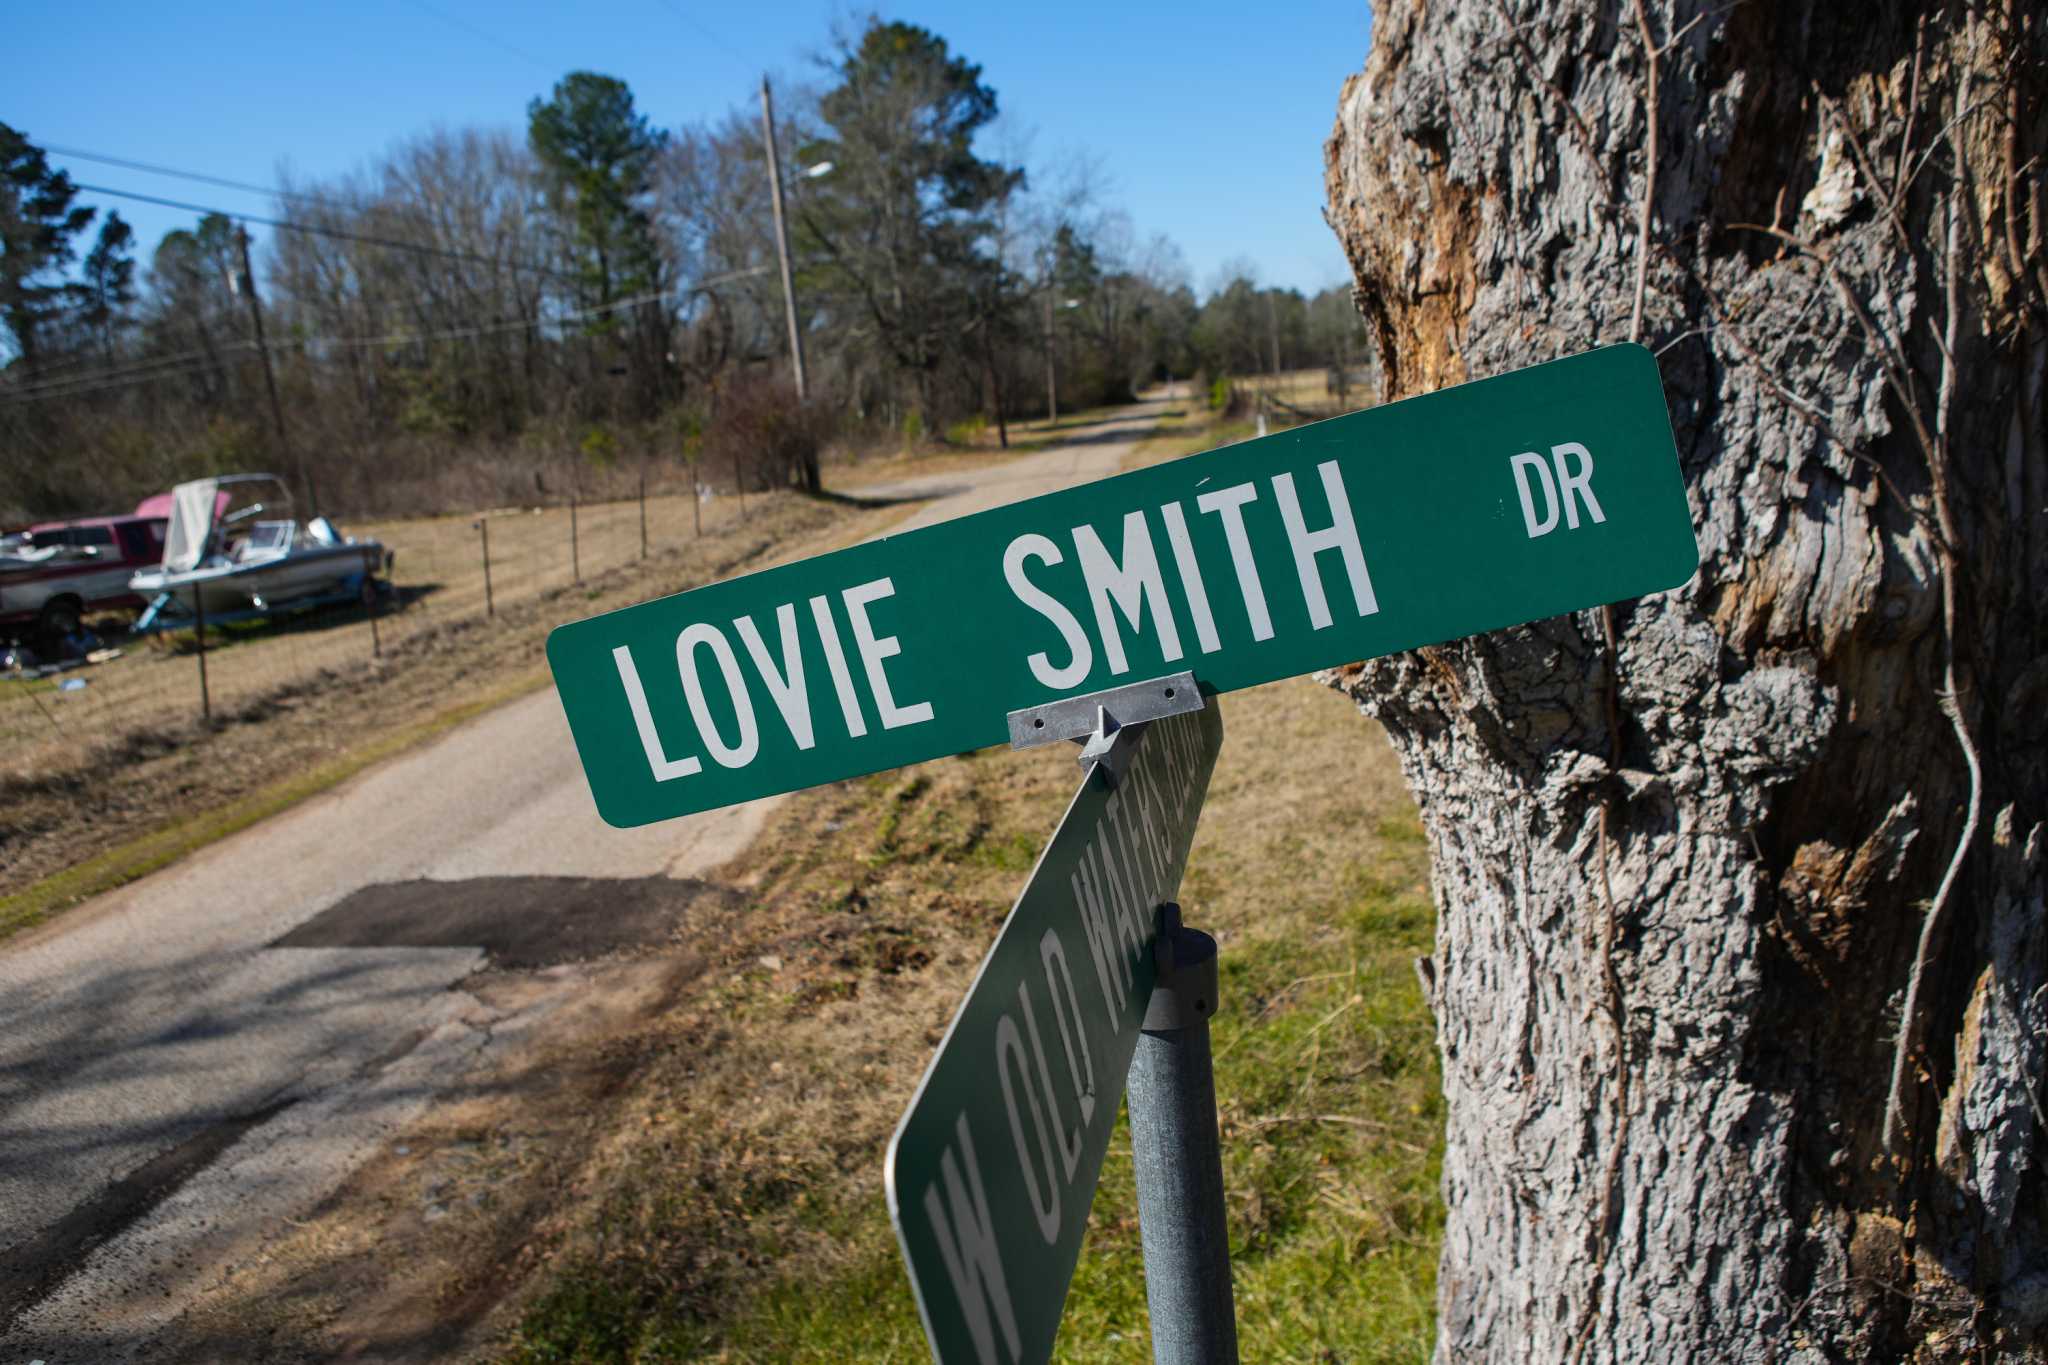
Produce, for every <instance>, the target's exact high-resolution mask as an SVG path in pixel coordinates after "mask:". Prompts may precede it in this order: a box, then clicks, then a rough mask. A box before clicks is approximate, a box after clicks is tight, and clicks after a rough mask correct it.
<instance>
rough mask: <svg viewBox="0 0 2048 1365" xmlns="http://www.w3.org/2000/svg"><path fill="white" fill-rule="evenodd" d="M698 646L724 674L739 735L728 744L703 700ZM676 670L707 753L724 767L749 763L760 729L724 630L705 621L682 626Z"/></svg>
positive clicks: (702, 682) (759, 736) (757, 746)
mask: <svg viewBox="0 0 2048 1365" xmlns="http://www.w3.org/2000/svg"><path fill="white" fill-rule="evenodd" d="M700 648H703V649H709V650H710V651H711V657H712V658H714V659H716V660H717V661H718V671H719V672H720V673H722V674H723V675H724V676H725V690H726V693H727V695H729V696H730V697H731V698H732V706H733V715H734V719H735V720H737V721H738V722H739V731H740V737H739V738H738V739H737V740H736V741H734V742H733V743H731V744H727V743H726V742H725V740H724V737H723V736H721V735H720V734H719V733H718V726H717V724H716V722H714V721H713V720H712V717H711V708H710V706H709V705H707V704H706V702H705V700H704V680H703V679H702V678H700V677H698V676H697V651H698V650H699V649H700ZM676 669H677V671H678V672H680V673H681V674H682V676H683V699H684V700H685V701H687V702H689V704H690V719H691V720H694V721H695V722H697V736H698V738H700V739H702V740H703V741H704V747H705V748H707V749H709V750H710V751H711V756H712V757H713V758H715V759H717V760H718V762H719V763H720V764H721V765H722V766H724V767H727V768H744V767H746V766H747V765H748V764H749V763H752V762H753V761H754V755H755V754H757V753H759V752H760V751H761V731H760V729H759V727H757V726H756V725H755V724H754V700H753V698H752V697H750V696H748V695H747V680H746V679H745V678H743V677H741V676H740V661H739V660H738V659H735V658H734V657H733V655H732V646H731V645H729V644H727V643H726V639H725V633H724V632H723V631H721V630H719V628H718V627H717V626H714V625H711V624H710V623H708V622H705V621H699V622H697V623H696V624H695V625H691V626H686V627H684V628H683V633H682V634H680V635H678V636H676Z"/></svg>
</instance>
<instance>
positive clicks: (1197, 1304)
mask: <svg viewBox="0 0 2048 1365" xmlns="http://www.w3.org/2000/svg"><path fill="white" fill-rule="evenodd" d="M1153 954H1154V957H1155V958H1156V960H1157V962H1158V967H1159V980H1158V984H1157V985H1155V986H1154V987H1153V988H1152V1003H1151V1005H1150V1006H1149V1007H1148V1008H1147V1009H1146V1011H1145V1025H1144V1029H1143V1032H1142V1033H1141V1034H1140V1036H1139V1038H1138V1050H1137V1052H1136V1053H1135V1054H1133V1055H1132V1057H1131V1074H1130V1079H1129V1081H1128V1082H1127V1088H1126V1091H1125V1095H1126V1102H1127V1103H1128V1104H1129V1106H1130V1111H1131V1165H1132V1167H1133V1169H1134V1171H1135V1172H1136V1175H1137V1179H1138V1233H1139V1236H1140V1238H1141V1239H1142V1240H1143V1242H1144V1248H1145V1300H1146V1306H1147V1308H1148V1309H1149V1310H1150V1313H1151V1318H1152V1359H1153V1360H1154V1361H1155V1362H1157V1365H1237V1307H1236V1303H1235V1301H1234V1300H1233V1298H1232V1295H1231V1286H1230V1235H1229V1232H1228V1230H1227V1229H1226V1228H1225V1226H1224V1219H1223V1147H1222V1141H1221V1138H1220V1137H1219V1135H1218V1133H1217V1128H1216V1074H1215V1071H1214V1069H1213V1067H1212V1066H1211V1065H1210V1057H1209V1017H1210V1016H1211V1015H1212V1014H1214V1013H1215V1012H1216V984H1217V982H1216V940H1215V939H1213V938H1211V937H1209V936H1208V935H1207V934H1204V933H1202V932H1200V931H1198V930H1195V929H1189V928H1186V927H1185V926H1183V925H1182V924H1181V922H1180V907H1179V906H1178V905H1173V904H1168V905H1166V906H1164V907H1162V909H1161V911H1160V925H1159V937H1158V939H1157V940H1156V947H1155V948H1154V949H1153Z"/></svg>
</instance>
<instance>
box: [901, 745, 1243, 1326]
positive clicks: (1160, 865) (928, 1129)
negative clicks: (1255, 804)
mask: <svg viewBox="0 0 2048 1365" xmlns="http://www.w3.org/2000/svg"><path fill="white" fill-rule="evenodd" d="M1125 733H1126V735H1127V736H1131V735H1133V734H1135V741H1136V743H1135V750H1134V752H1133V753H1132V754H1131V756H1130V759H1129V766H1128V767H1126V768H1125V769H1124V771H1123V775H1122V776H1121V777H1115V776H1114V774H1113V773H1112V772H1111V771H1110V769H1111V768H1112V767H1113V766H1114V765H1113V764H1111V763H1101V762H1098V763H1095V764H1092V765H1090V767H1089V769H1088V773H1087V776H1086V778H1085V779H1084V781H1083V782H1082V784H1081V790H1080V791H1079V792H1078V793H1077V794H1076V795H1075V797H1074V801H1073V804H1072V805H1071V806H1069V807H1068V809H1067V814H1066V817H1065V818H1064V819H1062V820H1061V821H1060V825H1059V828H1058V829H1057V830H1056V831H1054V833H1053V836H1052V840H1051V842H1050V843H1048V844H1047V845H1046V847H1045V852H1044V853H1042V854H1041V855H1039V859H1038V865H1037V866H1036V867H1035V868H1033V869H1032V873H1031V880H1030V881H1029V882H1027V883H1026V884H1025V886H1024V891H1023V893H1022V894H1021V895H1019V896H1018V897H1017V905H1016V908H1015V909H1013V910H1012V911H1011V912H1010V917H1009V919H1007V920H1005V921H1004V923H1003V929H1002V933H1001V934H1000V935H999V936H998V937H997V938H996V942H995V946H994V947H992V948H990V949H989V952H988V956H987V958H986V959H984V960H983V962H982V967H981V972H980V974H979V975H977V976H976V977H975V979H974V984H973V986H971V987H969V988H968V992H967V1000H966V1002H965V1003H964V1004H962V1005H961V1006H960V1012H959V1013H958V1014H956V1015H955V1016H954V1017H953V1024H952V1027H951V1028H949V1029H947V1031H946V1036H945V1039H944V1040H943V1041H942V1042H941V1043H940V1044H939V1050H938V1055H937V1056H935V1057H933V1058H932V1064H931V1067H930V1068H929V1069H928V1070H927V1071H926V1072H925V1076H924V1082H923V1083H922V1084H921V1085H919V1086H918V1089H917V1095H916V1097H915V1098H914V1099H912V1100H911V1102H910V1108H909V1110H908V1111H907V1112H905V1114H904V1115H903V1121H902V1122H901V1123H900V1124H898V1125H897V1128H896V1135H895V1137H894V1138H893V1139H892V1140H891V1141H890V1143H889V1154H888V1157H887V1159H886V1161H885V1162H884V1165H883V1171H884V1173H885V1178H886V1179H887V1181H888V1189H889V1217H890V1218H891V1220H893V1221H894V1222H895V1224H896V1235H897V1238H898V1240H899V1241H900V1242H901V1243H902V1246H903V1259H904V1263H905V1264H906V1265H907V1266H908V1267H909V1270H910V1282H911V1286H912V1288H913V1289H914V1290H915V1291H916V1294H917V1308H918V1312H919V1314H920V1315H921V1316H922V1317H923V1318H924V1325H925V1335H926V1336H927V1337H928V1338H929V1339H930V1341H931V1345H932V1354H933V1356H934V1357H935V1358H937V1359H938V1360H940V1361H943V1362H947V1365H952V1362H975V1365H999V1362H1011V1361H1029V1360H1046V1359H1049V1358H1050V1357H1051V1355H1052V1345H1053V1338H1054V1337H1055V1336H1057V1335H1058V1333H1059V1325H1060V1310H1061V1307H1062V1306H1063V1305H1064V1304H1065V1302H1066V1297H1067V1286H1068V1283H1069V1282H1070V1281H1071V1280H1072V1279H1073V1276H1074V1263H1075V1261H1076V1260H1077V1259H1078V1258H1079V1257H1080V1254H1081V1237H1082V1234H1083V1233H1084V1232H1085V1231H1086V1230H1087V1226H1088V1208H1089V1204H1090V1202H1091V1201H1092V1200H1093V1198H1094V1195H1095V1182H1096V1179H1097V1177H1098V1176H1099V1175H1100V1174H1101V1171H1102V1156H1103V1153H1104V1152H1105V1151H1106V1150H1107V1149H1108V1147H1109V1135H1110V1131H1111V1130H1112V1129H1113V1128H1115V1127H1116V1115H1117V1109H1118V1106H1119V1102H1120V1101H1121V1100H1122V1098H1123V1093H1124V1082H1125V1078H1126V1077H1127V1076H1128V1074H1129V1072H1130V1069H1131V1055H1132V1053H1133V1051H1135V1049H1136V1047H1137V1043H1138V1027H1139V1024H1140V1023H1141V1021H1143V1019H1144V1018H1145V1007H1146V1004H1147V1003H1148V1002H1149V1001H1150V1000H1151V998H1152V987H1153V983H1154V980H1155V978H1156V975H1157V968H1156V964H1155V962H1154V959H1153V938H1154V932H1155V930H1156V928H1157V924H1156V919H1155V916H1156V913H1157V908H1158V907H1159V905H1161V904H1162V903H1163V902H1166V901H1170V900H1173V899H1174V898H1175V894H1176V892H1177V891H1178V889H1179V887H1180V878H1181V872H1182V870H1183V869H1184V868H1185V867H1186V866H1187V857H1188V847H1189V845H1190V844H1192V843H1193V842H1194V836H1195V819H1196V817H1197V816H1198V815H1199V814H1200V813H1201V809H1202V798H1203V796H1204V795H1205V794H1206V793H1207V791H1208V787H1209V774H1210V773H1211V772H1212V771H1213V770H1214V768H1215V766H1216V754H1217V751H1218V749H1219V748H1220V747H1221V746H1222V743H1223V718H1222V716H1221V715H1220V714H1219V713H1218V711H1217V708H1216V707H1215V706H1214V705H1213V704H1212V705H1209V706H1206V707H1204V708H1202V709H1201V710H1199V711H1194V712H1189V713H1185V714H1181V715H1175V716H1169V717H1167V718H1166V719H1164V720H1155V721H1151V722H1148V723H1145V724H1144V725H1142V726H1135V727H1132V730H1131V731H1126V732H1125Z"/></svg>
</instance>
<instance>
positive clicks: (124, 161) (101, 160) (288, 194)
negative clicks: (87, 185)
mask: <svg viewBox="0 0 2048 1365" xmlns="http://www.w3.org/2000/svg"><path fill="white" fill-rule="evenodd" d="M43 150H44V151H45V152H48V153H50V154H51V155H52V156H62V157H69V158H70V159H71V160H73V161H92V162H97V163H98V164H99V165H102V166H118V167H120V168H121V169H122V170H124V171H142V172H145V173H146V174H149V175H167V176H170V177H171V178H172V179H174V180H192V181H196V182H198V183H199V184H202V185H218V186H220V187H221V188H222V189H229V190H244V191H247V192H248V193H250V194H261V195H264V196H267V197H269V198H272V199H284V200H299V201H302V202H304V203H308V204H314V205H317V206H319V207H321V208H329V209H340V210H342V211H344V212H348V213H363V212H366V211H367V210H368V208H369V207H371V206H368V205H364V204H359V203H349V202H347V201H346V200H341V199H335V198H331V197H330V196H327V195H324V194H308V193H306V192H305V191H303V190H284V189H279V188H277V187H276V186H275V185H257V184H253V183H251V182H250V181H247V180H230V179H228V178H227V177H226V176H221V175H208V174H206V173H205V172H204V171H181V170H179V169H177V168H176V167H175V166H159V165H157V164H156V163H154V162H150V161H134V160H130V159H129V158H128V157H125V156H108V155H107V154H106V153H104V152H87V151H82V150H80V149H79V148H77V147H58V146H54V145H45V146H44V147H43ZM375 207H378V208H386V209H388V208H391V207H393V206H391V205H376V206H375ZM398 208H399V211H400V212H403V213H417V212H419V210H417V209H413V208H410V207H406V206H398Z"/></svg>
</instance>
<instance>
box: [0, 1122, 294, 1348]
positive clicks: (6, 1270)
mask: <svg viewBox="0 0 2048 1365" xmlns="http://www.w3.org/2000/svg"><path fill="white" fill-rule="evenodd" d="M291 1103H292V1102H291V1101H290V1100H279V1101H278V1102H276V1103H274V1104H268V1105H265V1106H264V1107H263V1108H261V1109H258V1110H256V1111H255V1112H254V1113H251V1114H240V1115H237V1116H236V1117H234V1118H229V1119H223V1120H221V1121H219V1122H218V1123H214V1124H212V1125H210V1126H208V1127H206V1128H203V1129H201V1130H200V1131H199V1132H197V1133H195V1134H193V1135H192V1136H191V1137H189V1138H186V1139H185V1140H184V1141H183V1142H181V1143H179V1144H178V1145H177V1146H175V1147H173V1148H171V1149H170V1150H169V1151H167V1152H163V1153H161V1154H159V1155H157V1156H154V1157H151V1158H150V1159H149V1160H148V1161H146V1162H144V1163H143V1164H142V1165H141V1166H139V1167H137V1168H136V1169H135V1170H133V1171H131V1172H129V1173H128V1174H127V1175H125V1176H123V1177H122V1178H121V1179H119V1180H116V1181H115V1182H114V1183H113V1184H111V1185H109V1186H107V1188H105V1189H104V1190H101V1191H100V1192H99V1193H98V1194H96V1195H94V1196H93V1197H92V1198H90V1199H88V1200H86V1201H85V1202H84V1203H83V1204H80V1205H79V1206H78V1207H77V1208H75V1209H73V1210H71V1212H69V1213H67V1214H65V1215H64V1216H63V1217H62V1218H59V1219H58V1220H57V1221H56V1222H54V1223H52V1224H50V1226H48V1227H46V1228H44V1229H43V1230H42V1231H41V1232H39V1233H37V1234H36V1235H35V1236H33V1237H31V1238H29V1239H28V1240H27V1241H25V1242H20V1243H17V1244H16V1245H14V1246H12V1247H8V1248H6V1249H5V1250H0V1337H4V1336H5V1335H7V1332H8V1330H9V1329H10V1328H11V1327H13V1325H14V1322H15V1319H17V1318H19V1317H20V1316H21V1315H22V1313H24V1312H26V1311H27V1310H28V1309H30V1308H33V1307H34V1306H35V1305H36V1304H38V1303H40V1302H41V1301H42V1300H43V1299H45V1298H47V1297H48V1296H49V1295H50V1294H51V1293H52V1292H54V1291H55V1290H56V1288H57V1287H58V1286H59V1285H61V1284H63V1283H64V1281H66V1280H68V1279H70V1278H71V1276H72V1275H73V1274H74V1273H75V1272H76V1271H77V1270H78V1268H79V1267H80V1266H82V1265H84V1264H85V1260H86V1258H87V1257H88V1256H90V1255H91V1254H92V1253H93V1250H94V1248H96V1247H98V1246H100V1245H101V1244H102V1243H104V1242H106V1241H107V1240H108V1239H110V1238H112V1237H114V1236H115V1235H116V1234H118V1233H120V1232H121V1231H123V1230H124V1229H126V1228H127V1227H128V1226H129V1225H130V1224H131V1223H133V1222H135V1220H136V1219H138V1218H141V1217H142V1216H143V1215H144V1214H146V1213H148V1212H149V1211H150V1210H151V1209H153V1208H155V1207H156V1206H157V1205H159V1204H161V1203H163V1202H164V1200H166V1199H168V1198H170V1197H171V1196H172V1195H174V1194H176V1193H177V1192H178V1190H179V1189H180V1188H181V1187H182V1186H183V1185H184V1184H185V1182H186V1181H188V1180H190V1179H191V1178H192V1177H193V1176H195V1175H197V1174H199V1172H201V1171H203V1170H205V1169H206V1168H207V1167H208V1166H209V1165H211V1164H212V1163H213V1160H214V1158H215V1157H217V1156H219V1155H220V1154H221V1153H222V1152H225V1151H226V1150H227V1149H228V1148H230V1147H232V1146H234V1145H235V1143H236V1142H237V1141H239V1140H240V1139H241V1136H242V1134H244V1133H246V1132H248V1131H249V1130H250V1129H252V1128H255V1127H257V1126H258V1125H259V1124H261V1123H263V1122H265V1121H266V1120H268V1119H270V1118H272V1117H274V1116H275V1115H276V1114H278V1113H279V1112H280V1111H282V1110H283V1109H285V1108H286V1107H287V1106H289V1105H290V1104H291Z"/></svg>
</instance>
